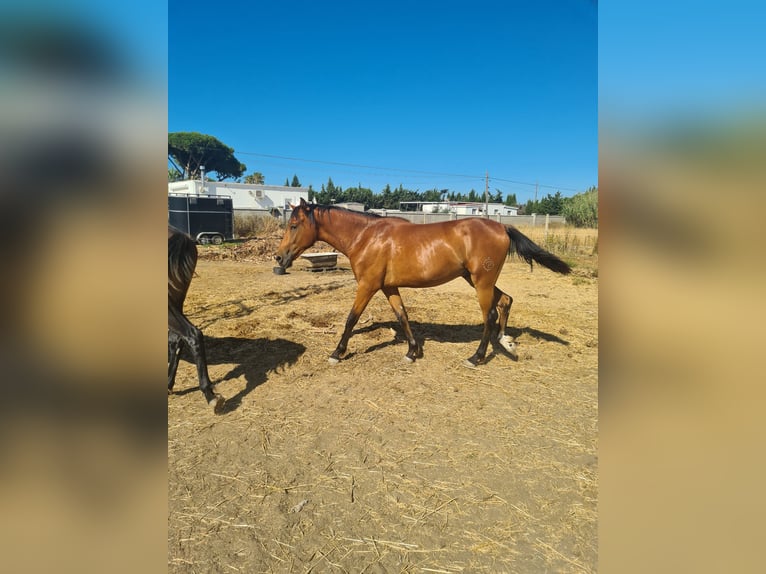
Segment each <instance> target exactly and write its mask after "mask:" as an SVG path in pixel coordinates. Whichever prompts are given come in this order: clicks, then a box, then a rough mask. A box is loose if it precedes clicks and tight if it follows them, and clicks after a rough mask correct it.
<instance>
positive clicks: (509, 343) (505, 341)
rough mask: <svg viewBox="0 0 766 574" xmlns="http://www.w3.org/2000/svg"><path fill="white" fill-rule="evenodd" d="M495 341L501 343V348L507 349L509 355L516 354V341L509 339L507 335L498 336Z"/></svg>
mask: <svg viewBox="0 0 766 574" xmlns="http://www.w3.org/2000/svg"><path fill="white" fill-rule="evenodd" d="M497 341H498V342H499V343H500V344H501V345H502V347H503V349H505V350H506V351H508V352H509V353H510V354H511V355H515V354H516V341H514V340H513V339H511V338H510V337H509V336H508V335H503V336H501V337H498V339H497Z"/></svg>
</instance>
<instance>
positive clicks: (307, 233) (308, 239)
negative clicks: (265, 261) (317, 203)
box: [274, 198, 317, 269]
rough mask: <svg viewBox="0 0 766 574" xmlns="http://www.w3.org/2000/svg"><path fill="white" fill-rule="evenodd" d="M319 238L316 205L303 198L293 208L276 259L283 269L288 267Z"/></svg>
mask: <svg viewBox="0 0 766 574" xmlns="http://www.w3.org/2000/svg"><path fill="white" fill-rule="evenodd" d="M316 240H317V228H316V221H315V220H314V206H313V205H309V204H308V203H306V202H305V201H304V200H303V198H301V202H300V205H298V207H295V208H293V213H292V215H291V216H290V220H289V221H288V222H287V229H286V230H285V235H284V237H283V238H282V242H281V243H280V244H279V248H278V249H277V253H276V255H275V256H274V259H276V260H277V263H279V266H280V267H281V268H282V269H287V268H288V267H290V266H291V265H292V264H293V261H294V260H295V258H296V257H298V256H299V255H300V254H301V253H303V252H304V251H305V250H306V249H308V248H309V247H311V246H312V245H314V242H315V241H316Z"/></svg>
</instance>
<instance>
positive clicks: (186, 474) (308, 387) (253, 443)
mask: <svg viewBox="0 0 766 574" xmlns="http://www.w3.org/2000/svg"><path fill="white" fill-rule="evenodd" d="M525 233H526V231H525ZM530 235H531V232H530ZM573 238H574V234H573V233H570V238H569V240H567V243H568V245H570V246H572V245H573V244H574V239H573ZM584 241H585V240H584V239H583V240H581V243H580V246H582V245H583V244H584ZM570 249H571V247H570ZM581 251H582V250H579V251H578V250H576V252H577V253H580V254H579V255H577V256H575V255H574V254H572V255H571V257H573V258H576V263H577V269H579V270H581V271H582V272H581V273H580V274H579V275H577V276H575V277H564V276H559V275H554V274H552V273H550V272H548V271H547V270H544V269H539V268H537V267H536V268H535V271H534V272H533V273H530V272H529V268H528V267H527V266H526V265H522V264H519V262H518V261H515V260H513V259H511V260H509V261H508V263H507V265H506V267H505V268H504V270H503V273H502V275H501V280H500V282H499V284H500V286H501V287H503V288H504V289H506V290H507V291H508V292H509V293H511V294H512V295H513V297H514V305H513V308H512V312H511V319H510V321H509V328H508V333H509V334H510V335H512V336H513V337H514V338H515V340H516V342H517V345H518V349H519V353H520V358H519V360H518V361H513V360H511V359H510V358H509V357H507V356H505V355H504V354H502V353H498V354H497V355H495V356H493V357H492V358H491V360H489V362H488V363H487V364H485V365H483V366H481V367H480V368H478V369H475V370H469V369H465V368H464V367H462V366H461V364H462V361H463V360H464V359H465V358H466V357H468V356H469V355H471V354H472V353H473V351H474V350H475V348H476V346H477V345H478V338H479V335H480V326H479V323H480V317H479V312H478V305H477V304H476V300H475V295H474V294H473V290H472V289H470V287H469V286H468V285H467V284H466V283H464V282H462V281H455V282H452V283H448V284H447V285H444V286H441V287H438V288H433V289H420V290H407V289H405V290H403V291H402V296H403V299H404V302H405V305H407V309H408V312H409V315H410V320H411V322H412V325H413V331H414V332H415V335H416V337H418V338H419V339H421V340H423V341H424V353H425V356H424V357H423V359H421V360H419V361H417V362H416V363H415V364H412V365H408V364H405V363H403V361H402V356H403V355H404V353H405V352H406V343H403V342H401V340H400V339H399V338H397V337H395V336H394V334H393V332H392V327H394V321H393V315H392V313H391V310H390V308H389V306H388V303H387V302H386V301H385V299H384V298H383V297H382V296H380V295H378V296H376V297H375V298H374V299H373V301H372V302H371V303H370V305H369V307H368V309H367V310H366V311H365V313H364V314H363V316H362V319H361V321H360V323H359V325H358V326H357V329H356V331H355V335H354V337H353V338H352V339H351V342H350V344H349V355H350V356H349V357H348V359H346V360H344V361H342V362H341V363H340V364H339V365H337V366H335V367H331V366H330V365H328V363H327V357H328V355H329V353H330V352H331V351H332V349H333V348H334V346H335V344H336V342H337V338H338V337H339V335H340V331H341V330H342V326H343V322H344V321H345V317H346V314H347V313H348V309H349V308H350V305H351V302H352V300H353V296H354V291H355V287H356V283H355V281H354V279H353V276H352V274H351V273H350V272H349V271H348V262H347V261H344V258H342V257H341V258H340V260H339V263H340V268H341V269H340V270H339V271H335V272H328V273H310V272H308V271H305V270H303V269H304V267H303V266H302V264H301V263H297V264H296V268H294V269H293V270H291V273H290V274H288V275H285V276H281V277H279V276H275V275H273V274H272V273H271V270H270V267H271V266H270V264H268V263H261V262H258V261H209V260H203V261H201V262H200V265H199V268H198V272H199V277H197V278H196V279H195V281H194V282H193V283H192V289H191V291H190V293H189V297H188V299H187V312H188V314H189V316H190V318H191V319H192V321H194V322H195V323H196V324H198V325H200V326H201V327H202V328H203V329H204V331H205V334H206V342H207V343H208V349H209V351H208V355H209V359H210V362H211V367H210V370H211V376H212V378H213V379H214V381H218V383H217V385H216V388H217V390H218V392H221V393H222V394H223V395H224V396H226V397H227V398H228V399H229V403H228V405H229V409H228V412H227V413H226V414H224V415H222V416H218V417H216V416H214V415H213V414H212V413H211V412H209V411H208V409H207V406H206V405H205V402H204V400H203V399H202V396H201V393H200V392H199V390H197V389H196V388H195V387H196V378H195V373H194V368H193V366H191V365H189V364H187V363H185V362H182V364H181V367H179V374H178V382H177V389H178V390H179V391H180V393H179V394H177V395H174V396H172V397H169V399H168V456H169V482H168V488H169V506H170V510H169V516H168V567H169V570H171V571H174V572H209V571H219V572H225V571H242V572H302V573H304V572H353V573H357V572H367V573H369V572H413V573H414V572H450V573H452V572H541V571H552V572H593V571H595V569H596V548H597V541H596V524H597V522H596V498H597V474H596V467H597V454H596V453H597V431H596V429H597V422H596V421H597V353H598V349H597V347H598V344H597V340H598V328H597V288H598V287H597V281H598V280H597V277H596V275H597V274H596V273H595V261H596V260H595V258H593V257H590V256H585V255H582V254H581ZM305 266H307V265H305ZM299 507H300V508H299Z"/></svg>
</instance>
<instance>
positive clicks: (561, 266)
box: [505, 225, 572, 275]
mask: <svg viewBox="0 0 766 574" xmlns="http://www.w3.org/2000/svg"><path fill="white" fill-rule="evenodd" d="M505 232H506V233H507V234H508V238H509V239H510V240H511V245H510V246H509V247H508V252H509V253H516V254H517V255H518V256H519V257H521V258H522V259H523V260H524V261H526V262H527V263H529V267H530V268H531V267H532V261H537V262H538V263H539V264H540V265H542V266H543V267H547V268H548V269H550V270H551V271H555V272H556V273H562V274H564V275H566V274H567V273H569V272H570V271H572V268H571V267H570V266H569V265H567V264H566V263H564V262H563V261H562V260H561V259H559V258H558V257H556V256H555V255H554V254H553V253H549V252H548V251H546V250H545V249H543V248H542V247H540V246H539V245H537V244H536V243H535V242H534V241H532V240H531V239H530V238H529V237H527V236H526V235H524V234H523V233H522V232H521V231H519V230H518V229H516V228H515V227H513V226H512V225H506V226H505Z"/></svg>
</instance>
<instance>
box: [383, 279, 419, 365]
mask: <svg viewBox="0 0 766 574" xmlns="http://www.w3.org/2000/svg"><path fill="white" fill-rule="evenodd" d="M383 293H384V294H385V295H386V297H387V298H388V303H389V305H391V309H393V310H394V315H396V318H397V320H398V321H399V325H401V327H402V330H403V331H404V335H405V337H407V343H408V344H409V350H408V351H407V354H406V355H405V356H404V358H405V359H406V360H407V361H409V362H410V363H412V362H413V361H415V359H419V358H420V357H422V356H423V349H422V348H421V346H420V345H418V342H417V341H416V340H415V337H414V336H413V335H412V329H410V322H409V319H408V318H407V309H405V308H404V303H403V302H402V297H401V295H399V289H397V288H396V287H391V288H384V289H383Z"/></svg>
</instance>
